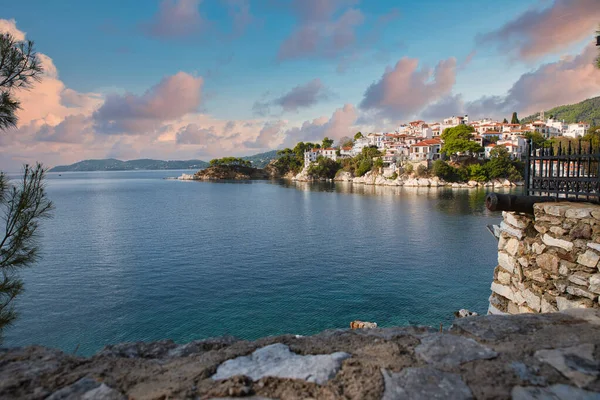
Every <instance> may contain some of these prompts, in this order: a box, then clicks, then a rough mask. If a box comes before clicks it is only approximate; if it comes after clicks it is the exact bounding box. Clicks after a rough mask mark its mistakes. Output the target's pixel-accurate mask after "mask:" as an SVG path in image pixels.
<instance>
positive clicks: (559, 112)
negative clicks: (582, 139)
mask: <svg viewBox="0 0 600 400" xmlns="http://www.w3.org/2000/svg"><path fill="white" fill-rule="evenodd" d="M546 114H547V115H550V114H552V115H554V118H555V119H557V120H559V121H562V120H564V121H565V123H567V124H574V123H577V122H580V121H585V122H588V123H589V124H591V125H600V96H598V97H594V98H591V99H587V100H584V101H582V102H580V103H577V104H570V105H564V106H559V107H554V108H552V109H551V110H548V111H546ZM536 117H537V115H531V116H529V117H527V118H523V119H522V120H521V121H522V122H523V123H528V122H531V121H533V120H535V119H536Z"/></svg>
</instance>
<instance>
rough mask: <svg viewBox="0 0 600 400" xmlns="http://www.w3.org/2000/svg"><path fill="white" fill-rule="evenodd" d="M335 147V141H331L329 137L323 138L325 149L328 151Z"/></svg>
mask: <svg viewBox="0 0 600 400" xmlns="http://www.w3.org/2000/svg"><path fill="white" fill-rule="evenodd" d="M331 146H333V139H329V138H328V137H327V136H325V137H324V138H323V148H324V149H328V148H330V147H331Z"/></svg>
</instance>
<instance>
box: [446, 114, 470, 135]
mask: <svg viewBox="0 0 600 400" xmlns="http://www.w3.org/2000/svg"><path fill="white" fill-rule="evenodd" d="M468 123H469V116H468V115H465V116H464V117H452V118H446V119H444V121H443V122H442V124H441V125H440V134H442V133H444V129H446V128H454V127H455V126H458V125H460V124H465V125H466V124H468Z"/></svg>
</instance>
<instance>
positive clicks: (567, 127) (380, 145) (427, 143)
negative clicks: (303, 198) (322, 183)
mask: <svg viewBox="0 0 600 400" xmlns="http://www.w3.org/2000/svg"><path fill="white" fill-rule="evenodd" d="M543 119H544V116H543V113H542V114H541V115H540V120H537V121H534V122H532V123H528V124H509V123H503V122H498V121H494V120H492V119H490V118H484V119H481V120H477V121H469V116H468V115H465V116H464V117H462V116H459V117H451V118H446V119H444V120H443V121H442V122H441V123H440V122H434V123H426V122H425V121H421V120H419V121H412V122H409V123H408V124H404V125H401V126H400V127H398V129H397V130H396V131H395V132H394V133H370V134H368V135H366V136H363V137H361V138H358V139H356V140H355V141H354V144H353V146H352V147H340V148H339V149H336V148H322V149H310V150H308V151H306V152H305V153H304V165H306V166H307V165H309V164H310V163H311V162H315V161H317V158H318V157H319V156H322V157H326V158H330V159H332V160H337V159H339V158H347V157H354V156H356V155H358V154H360V153H361V152H362V149H363V148H365V147H371V146H375V147H377V149H379V150H380V151H382V152H383V153H384V155H383V157H382V158H383V162H384V163H385V164H388V165H389V164H393V163H396V162H398V161H399V160H401V159H402V160H410V161H412V162H420V161H433V160H436V159H439V158H440V156H441V154H440V151H441V148H442V144H443V141H442V139H441V138H440V135H441V134H442V132H444V129H446V128H453V127H455V126H458V125H461V124H464V125H470V126H472V127H473V128H474V129H475V132H474V133H473V138H472V140H473V141H474V142H477V143H478V144H479V145H480V146H481V147H483V149H484V152H483V153H482V154H480V156H481V157H485V158H489V157H490V152H491V151H492V150H493V149H494V148H495V147H498V146H502V147H504V148H506V150H507V151H508V153H509V154H510V156H511V157H512V158H514V159H522V158H523V157H524V156H525V151H526V150H525V149H526V140H527V139H526V138H525V136H524V134H525V133H526V132H538V133H540V134H541V135H543V136H544V138H546V139H551V138H553V137H557V136H566V137H571V138H577V137H581V136H584V135H585V134H586V133H587V131H588V130H589V128H590V125H589V124H586V123H584V122H579V123H577V124H566V123H564V121H557V120H555V119H553V118H548V119H547V120H546V121H545V122H544V121H543Z"/></svg>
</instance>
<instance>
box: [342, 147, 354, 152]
mask: <svg viewBox="0 0 600 400" xmlns="http://www.w3.org/2000/svg"><path fill="white" fill-rule="evenodd" d="M342 150H345V151H348V150H352V147H342Z"/></svg>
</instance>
